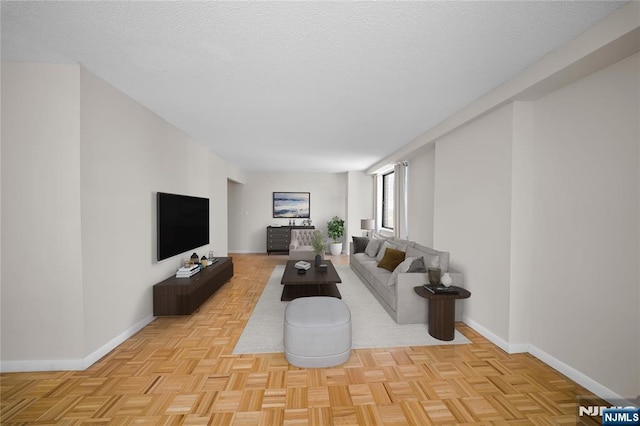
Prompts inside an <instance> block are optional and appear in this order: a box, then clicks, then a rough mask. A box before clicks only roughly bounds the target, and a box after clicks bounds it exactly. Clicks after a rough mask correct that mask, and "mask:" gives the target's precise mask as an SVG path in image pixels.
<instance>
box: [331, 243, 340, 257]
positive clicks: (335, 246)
mask: <svg viewBox="0 0 640 426" xmlns="http://www.w3.org/2000/svg"><path fill="white" fill-rule="evenodd" d="M329 250H331V254H332V255H334V256H338V255H339V254H340V253H342V243H331V244H329Z"/></svg>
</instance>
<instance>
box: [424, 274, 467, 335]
mask: <svg viewBox="0 0 640 426" xmlns="http://www.w3.org/2000/svg"><path fill="white" fill-rule="evenodd" d="M451 288H452V289H454V290H456V293H435V294H434V293H431V292H430V291H429V290H427V289H426V288H424V287H422V286H418V287H414V288H413V291H415V292H416V293H417V294H418V295H419V296H421V297H424V298H425V299H429V320H428V321H429V334H430V335H432V336H433V337H435V338H436V339H440V340H453V336H454V334H455V313H456V305H455V303H456V299H467V298H469V297H471V293H470V292H469V291H468V290H465V289H464V288H462V287H456V286H451Z"/></svg>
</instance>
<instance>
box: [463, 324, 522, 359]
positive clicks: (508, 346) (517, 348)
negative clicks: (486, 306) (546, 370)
mask: <svg viewBox="0 0 640 426" xmlns="http://www.w3.org/2000/svg"><path fill="white" fill-rule="evenodd" d="M462 321H463V322H464V323H465V324H467V325H468V326H469V327H471V328H473V329H474V330H475V331H477V332H478V333H480V334H482V335H483V336H484V337H485V338H486V339H487V340H488V341H490V342H491V343H493V344H494V345H496V346H498V347H499V348H500V349H502V350H503V351H505V352H506V353H508V354H518V353H525V352H529V344H528V343H516V344H514V343H509V342H507V341H505V340H504V339H503V338H502V337H500V336H498V335H497V334H495V333H493V332H492V331H489V329H487V328H485V327H483V326H481V325H480V324H478V323H477V322H475V321H474V320H472V319H471V318H469V317H468V316H466V315H464V316H463V317H462Z"/></svg>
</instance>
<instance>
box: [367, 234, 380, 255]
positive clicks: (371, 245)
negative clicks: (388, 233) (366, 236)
mask: <svg viewBox="0 0 640 426" xmlns="http://www.w3.org/2000/svg"><path fill="white" fill-rule="evenodd" d="M382 242H383V241H382V240H378V239H377V238H372V239H370V240H369V242H368V243H367V247H366V248H365V249H364V252H365V253H366V254H367V256H370V257H376V255H377V254H378V250H379V249H380V244H381V243H382Z"/></svg>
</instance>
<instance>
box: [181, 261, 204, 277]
mask: <svg viewBox="0 0 640 426" xmlns="http://www.w3.org/2000/svg"><path fill="white" fill-rule="evenodd" d="M201 267H202V266H201V265H200V264H199V263H196V264H195V265H191V266H183V267H182V268H180V269H178V272H176V278H189V277H191V276H193V275H195V274H197V273H198V272H200V268H201Z"/></svg>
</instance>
